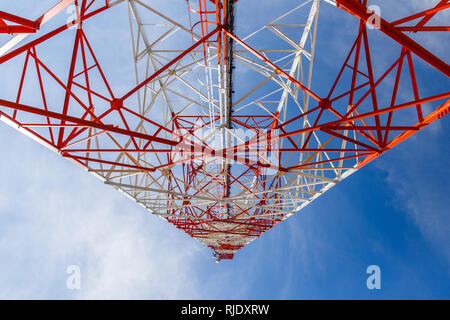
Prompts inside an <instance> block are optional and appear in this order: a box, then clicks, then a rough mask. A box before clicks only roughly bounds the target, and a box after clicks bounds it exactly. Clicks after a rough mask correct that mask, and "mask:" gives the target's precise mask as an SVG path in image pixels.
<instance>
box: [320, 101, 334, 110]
mask: <svg viewBox="0 0 450 320" xmlns="http://www.w3.org/2000/svg"><path fill="white" fill-rule="evenodd" d="M320 107H321V108H322V109H323V110H327V109H330V108H331V101H330V100H329V99H323V100H322V101H321V102H320Z"/></svg>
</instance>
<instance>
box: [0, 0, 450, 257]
mask: <svg viewBox="0 0 450 320" xmlns="http://www.w3.org/2000/svg"><path fill="white" fill-rule="evenodd" d="M244 2H245V0H241V1H239V2H237V1H231V0H222V1H219V0H199V1H194V0H188V1H186V3H183V6H185V7H186V12H187V13H186V17H185V18H186V19H182V20H180V18H179V17H178V18H176V17H171V6H172V4H170V5H169V4H168V5H166V6H165V7H161V6H159V7H158V6H156V5H155V6H154V4H153V1H144V0H118V1H104V0H103V1H100V0H78V1H77V0H66V1H60V2H59V3H58V4H57V5H56V6H55V7H54V8H52V9H51V10H49V11H48V12H47V13H45V14H44V15H43V16H42V17H40V18H39V19H37V20H36V21H30V20H27V19H23V18H20V17H17V16H14V15H11V14H7V13H3V12H0V32H4V33H5V32H6V33H14V34H15V35H13V37H12V38H11V39H9V40H8V41H7V42H6V43H5V44H3V45H1V47H0V65H3V64H15V65H18V64H19V63H20V64H21V72H20V75H18V77H16V78H18V84H17V91H16V92H15V93H14V95H12V96H10V97H2V99H0V119H1V120H3V121H4V122H6V123H8V124H9V125H11V126H12V127H15V128H17V129H18V130H19V131H21V132H22V133H24V134H26V135H28V136H30V137H31V138H33V139H34V140H36V141H38V142H39V143H41V144H43V145H45V146H46V147H48V148H49V149H51V150H53V151H55V152H58V153H59V154H61V156H63V157H65V158H67V159H68V160H70V161H72V162H74V163H75V164H77V165H79V166H80V167H82V168H84V169H86V170H88V171H89V172H91V173H92V174H94V175H95V176H97V177H98V178H100V179H102V180H103V181H104V182H105V183H106V184H108V185H111V186H113V187H114V188H116V189H117V190H119V191H121V192H122V193H124V194H125V195H127V196H128V197H130V198H131V199H133V201H136V202H137V203H138V204H140V205H142V206H143V207H145V208H146V209H148V210H149V212H151V213H152V214H154V215H158V216H160V217H161V218H162V219H164V220H166V221H168V222H170V223H171V224H173V225H174V226H176V227H177V228H179V229H181V230H183V231H185V232H186V233H187V234H189V235H190V236H192V237H194V238H196V239H197V240H199V241H200V242H202V243H203V244H205V245H206V246H208V247H210V248H211V249H212V250H214V254H215V256H216V257H217V259H218V260H220V259H230V258H232V257H233V254H234V253H235V252H236V251H237V250H239V249H241V248H242V247H244V246H245V245H246V244H248V243H249V242H250V241H252V240H254V239H256V238H257V237H259V236H260V235H261V234H262V233H264V232H266V231H267V230H269V229H271V228H272V227H273V226H274V225H276V224H277V223H279V222H281V221H283V220H284V219H286V218H288V217H290V216H292V215H293V214H294V213H296V212H298V211H299V210H300V209H302V208H303V207H305V206H306V205H308V204H309V203H311V201H313V200H315V199H316V198H318V197H319V196H320V195H321V194H323V193H324V192H326V191H327V190H329V189H330V188H331V187H333V186H335V185H336V184H337V183H339V182H340V181H342V180H343V179H345V178H346V177H348V176H350V175H351V174H352V173H354V172H355V171H357V170H358V169H360V168H362V167H363V166H364V165H366V164H368V163H369V162H371V161H372V160H374V159H376V158H377V157H379V156H380V155H382V154H383V153H384V152H386V151H388V150H389V149H391V148H393V147H394V146H396V145H397V144H398V143H400V142H402V141H404V140H405V139H407V138H408V137H410V136H411V135H413V134H414V133H416V132H417V131H419V130H421V129H423V128H424V127H426V126H427V125H429V124H430V123H432V122H433V121H435V120H437V119H438V118H440V117H442V116H443V115H444V114H446V113H448V111H449V108H450V100H449V97H450V92H441V93H435V94H432V95H425V94H423V93H421V92H422V91H421V86H420V81H419V80H420V79H419V78H420V77H426V78H428V77H441V78H443V79H444V81H448V77H449V76H450V68H449V65H448V64H447V63H446V62H444V61H443V60H441V59H440V58H439V57H437V56H435V55H434V54H432V53H431V52H430V51H428V50H427V49H426V48H425V47H423V46H421V45H420V44H419V43H418V42H416V41H415V40H413V38H412V37H411V36H410V33H411V32H421V33H423V32H434V33H435V34H438V33H442V32H445V31H450V28H449V27H448V26H436V25H433V26H429V23H430V21H433V17H434V16H435V15H436V14H438V13H439V12H440V11H443V10H447V9H448V8H449V7H450V4H449V1H438V3H437V4H436V5H435V6H434V7H432V8H429V9H428V10H425V11H423V12H419V13H416V14H414V15H411V16H408V17H402V18H400V19H398V20H397V21H392V22H388V21H386V20H384V19H383V18H381V17H379V16H377V15H376V14H375V13H374V12H372V11H370V10H368V8H367V1H366V0H363V1H358V0H337V1H331V0H326V1H320V0H307V1H292V8H291V9H290V10H288V11H287V12H285V13H284V14H283V15H281V16H280V17H278V18H277V19H275V20H273V21H271V22H269V23H267V24H266V25H264V26H263V27H261V28H260V29H258V30H256V31H255V32H253V33H251V34H249V35H248V36H245V37H240V36H238V35H237V33H236V32H235V24H236V21H235V16H234V13H235V11H236V10H239V5H240V4H242V3H244ZM321 2H327V3H328V4H326V5H329V4H331V5H333V6H335V7H336V10H344V11H346V12H348V13H349V14H351V15H352V16H354V17H355V18H356V19H357V20H356V21H357V22H358V23H357V30H356V32H355V33H356V36H355V40H354V42H353V44H352V46H351V48H349V51H348V55H347V56H346V58H345V61H344V63H343V64H342V67H341V68H340V71H339V72H338V74H337V75H336V77H335V81H334V82H333V85H332V86H331V88H329V90H327V95H326V96H325V97H321V96H320V95H319V94H318V93H316V91H315V89H314V86H313V81H312V79H313V66H314V64H315V56H316V41H317V35H318V31H317V30H318V19H319V7H320V4H321ZM72 4H74V5H76V8H77V11H76V14H77V16H76V19H74V20H73V21H71V22H70V23H66V24H64V25H62V26H61V27H59V28H56V29H53V30H51V31H49V32H47V33H45V34H41V33H40V31H41V27H42V25H43V24H44V23H46V22H47V21H49V20H50V19H53V18H54V17H56V16H57V15H58V13H59V12H61V11H62V10H63V9H65V8H67V6H69V5H72ZM116 5H119V6H123V7H126V9H127V11H128V18H129V25H130V35H131V36H130V38H131V47H132V53H133V57H132V61H133V62H134V70H135V79H136V83H135V84H132V85H131V84H130V87H129V88H128V89H127V91H126V93H125V94H119V90H118V89H116V88H114V87H113V86H112V85H110V79H109V77H108V76H107V75H108V72H107V71H106V70H104V69H103V67H102V61H100V60H99V59H98V58H97V55H96V53H95V52H94V48H93V45H92V43H91V40H90V35H89V34H88V33H87V32H85V27H84V26H85V24H93V23H95V19H96V17H97V16H99V15H101V14H103V13H104V12H105V11H108V10H110V8H112V7H115V6H116ZM173 6H174V7H175V6H180V4H176V5H175V4H173ZM55 19H56V18H55ZM5 20H6V21H9V22H13V23H15V25H13V26H11V25H8V24H6V23H5ZM374 21H376V22H377V23H378V24H377V25H376V27H377V29H379V31H376V32H378V33H379V32H381V33H383V34H384V38H385V41H387V42H388V43H389V45H391V46H395V47H398V55H397V56H395V57H392V61H391V63H390V64H389V66H387V67H384V66H382V65H380V64H377V61H376V59H374V51H375V50H382V49H380V48H375V47H374V46H371V45H370V43H371V39H370V38H369V35H368V31H367V29H368V25H369V24H374ZM74 26H75V27H76V31H75V36H74V39H73V47H72V53H71V55H70V56H69V57H67V60H68V61H69V69H68V71H67V74H66V78H62V77H61V76H60V75H58V73H57V72H56V71H55V70H54V67H53V65H52V61H51V60H46V59H45V56H44V55H41V54H40V53H39V52H40V51H39V49H40V48H41V47H43V46H44V47H45V46H51V45H53V44H54V43H55V42H57V41H56V39H58V41H61V39H60V35H61V34H63V33H64V32H66V31H67V30H68V29H70V28H72V27H74ZM29 34H34V35H35V37H34V39H32V40H30V41H28V42H26V43H25V40H26V37H27V36H28V35H29ZM20 59H22V60H20ZM319 63H320V61H319ZM418 64H420V66H421V69H420V70H421V71H420V72H417V65H418ZM423 65H426V66H427V68H425V69H426V70H425V69H424V68H423ZM320 66H321V65H320V64H319V67H320ZM316 67H317V66H316ZM381 69H382V72H380V71H379V70H381ZM375 70H377V72H375ZM424 70H425V71H424ZM5 81H6V80H5ZM50 83H51V84H50ZM27 84H28V85H31V87H33V88H34V94H33V95H31V94H29V93H27V90H26V89H25V88H26V87H27ZM405 88H410V89H409V91H408V90H405ZM31 96H32V97H33V99H31V100H32V103H25V102H24V101H30V97H31ZM55 97H57V98H58V99H59V100H57V98H55ZM405 97H406V98H405ZM400 101H401V102H400Z"/></svg>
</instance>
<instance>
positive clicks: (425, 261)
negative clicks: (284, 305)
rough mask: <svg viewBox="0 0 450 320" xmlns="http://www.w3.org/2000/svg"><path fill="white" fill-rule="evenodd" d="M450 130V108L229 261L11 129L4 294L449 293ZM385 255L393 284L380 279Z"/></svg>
mask: <svg viewBox="0 0 450 320" xmlns="http://www.w3.org/2000/svg"><path fill="white" fill-rule="evenodd" d="M326 27H329V28H331V27H332V25H331V24H330V25H325V26H324V28H326ZM127 40H128V39H127ZM443 88H444V89H445V84H443ZM449 129H450V119H449V118H448V117H447V118H444V119H443V120H440V121H438V122H435V123H434V124H433V125H431V126H429V127H428V128H426V129H424V130H423V131H421V132H419V133H418V134H417V135H415V136H414V137H412V138H411V139H409V140H407V141H406V142H404V143H402V144H401V145H399V146H397V147H396V148H395V149H394V150H391V151H389V152H388V153H386V154H385V155H384V156H383V157H381V158H379V159H377V160H376V161H375V162H372V163H371V164H369V165H368V166H366V167H365V168H363V169H361V170H360V171H358V172H357V173H355V174H353V175H352V176H351V177H349V178H348V179H346V180H344V181H343V182H341V183H340V184H339V185H338V186H336V187H335V188H332V189H331V190H330V191H328V192H327V193H326V194H324V195H322V196H321V197H320V198H319V199H318V200H317V201H314V202H313V203H312V204H311V205H309V206H307V207H306V208H305V209H303V210H302V211H301V212H300V213H298V214H296V215H294V216H293V217H292V218H290V219H288V220H287V221H285V222H283V223H281V224H279V225H277V226H276V227H275V228H273V229H272V230H270V231H269V232H267V233H266V234H264V235H263V236H261V237H260V238H259V239H257V240H255V241H253V242H252V243H250V244H249V245H248V246H246V247H245V248H243V249H242V250H241V251H239V252H238V253H237V254H236V256H235V259H234V260H232V261H224V262H222V263H221V264H216V263H215V261H214V260H213V259H212V258H211V256H210V255H211V253H210V251H209V250H208V249H206V248H204V247H203V246H202V245H201V244H200V243H198V242H197V241H195V240H193V239H191V238H190V237H188V236H187V235H185V234H184V233H182V232H180V231H179V230H177V229H175V228H174V227H172V226H171V225H169V224H168V223H165V222H164V221H163V220H161V219H158V218H156V217H154V216H152V215H151V214H149V213H148V212H147V211H145V210H144V209H143V208H141V207H140V206H137V205H136V204H135V203H133V202H131V201H130V200H129V199H128V198H126V197H124V196H123V195H121V194H120V193H118V192H116V191H115V190H114V189H112V188H110V187H108V186H105V185H103V183H102V182H101V181H99V180H97V179H96V178H94V177H93V176H91V175H90V174H89V173H87V172H85V171H83V170H82V169H80V168H78V167H76V166H74V165H73V164H72V163H70V162H68V161H66V160H65V159H63V158H61V157H59V156H58V155H57V154H55V153H52V152H51V151H49V150H47V149H46V148H44V147H42V146H41V145H39V144H37V143H35V142H34V141H32V140H31V139H29V138H27V137H25V136H23V135H21V134H19V133H18V132H16V131H15V130H13V129H11V128H9V127H8V126H6V125H0V144H1V146H2V157H0V166H1V167H0V168H1V169H0V177H1V180H0V181H2V183H0V298H57V299H65V298H69V299H72V298H74V299H78V298H81V299H89V298H150V299H167V298H170V299H174V298H181V299H318V298H319V299H345V298H353V299H366V298H367V299H396V298H401V299H418V298H424V299H439V298H447V299H448V298H450V290H449V289H448V288H449V287H450V268H449V267H450V247H449V245H448V244H449V240H450V215H449V209H448V208H449V207H450V203H449V202H450V200H449V197H448V190H449V189H450V188H449V187H450V186H449V184H450V182H449V181H450V180H449V178H450V169H449V167H448V165H447V163H448V159H449V158H450V151H449V148H448V141H449V138H450V134H449ZM372 264H376V265H379V266H380V268H381V277H382V278H381V279H382V280H381V281H382V282H381V283H382V289H381V290H379V291H371V290H368V289H367V287H366V278H367V277H368V275H367V274H366V272H365V271H366V268H367V267H368V266H369V265H372ZM69 265H79V266H80V268H81V279H82V288H81V290H73V291H71V290H68V289H67V288H66V279H67V276H68V275H67V274H66V268H67V266H69Z"/></svg>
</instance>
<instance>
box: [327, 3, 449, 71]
mask: <svg viewBox="0 0 450 320" xmlns="http://www.w3.org/2000/svg"><path fill="white" fill-rule="evenodd" d="M336 2H337V3H338V4H340V5H342V6H344V7H345V8H346V9H347V10H349V11H350V12H352V13H353V14H354V15H355V16H357V17H358V18H359V19H361V20H362V21H364V22H367V21H368V20H369V19H370V18H372V19H373V18H374V16H375V18H376V19H377V20H378V19H379V21H380V31H381V32H383V33H384V34H386V35H387V36H388V37H390V38H392V39H393V40H395V41H396V42H398V43H399V44H400V45H402V46H403V47H405V48H407V49H408V50H410V51H411V52H413V53H414V54H415V55H417V56H418V57H420V58H421V59H423V60H424V61H425V62H427V63H428V64H430V65H432V66H433V67H434V68H436V69H437V70H439V71H440V72H442V73H443V74H445V75H446V76H447V77H450V65H448V64H447V63H445V62H444V61H442V60H441V59H439V58H438V57H436V56H435V55H434V54H432V53H431V52H429V51H428V50H427V49H425V48H424V47H422V46H421V45H419V44H418V43H417V42H415V41H414V40H412V39H411V38H410V37H408V36H407V35H405V34H404V33H402V32H401V31H400V30H399V29H398V28H396V27H395V26H393V25H392V24H391V23H389V22H387V21H386V20H384V19H383V18H382V17H379V16H377V15H376V14H375V13H372V12H371V11H370V10H368V9H367V7H366V6H365V5H363V4H362V3H361V2H359V1H358V0H336Z"/></svg>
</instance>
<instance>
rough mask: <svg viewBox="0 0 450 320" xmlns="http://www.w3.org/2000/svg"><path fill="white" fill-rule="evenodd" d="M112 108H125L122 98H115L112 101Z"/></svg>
mask: <svg viewBox="0 0 450 320" xmlns="http://www.w3.org/2000/svg"><path fill="white" fill-rule="evenodd" d="M111 108H112V109H114V110H120V109H122V108H123V101H122V100H121V99H113V100H112V101H111Z"/></svg>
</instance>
